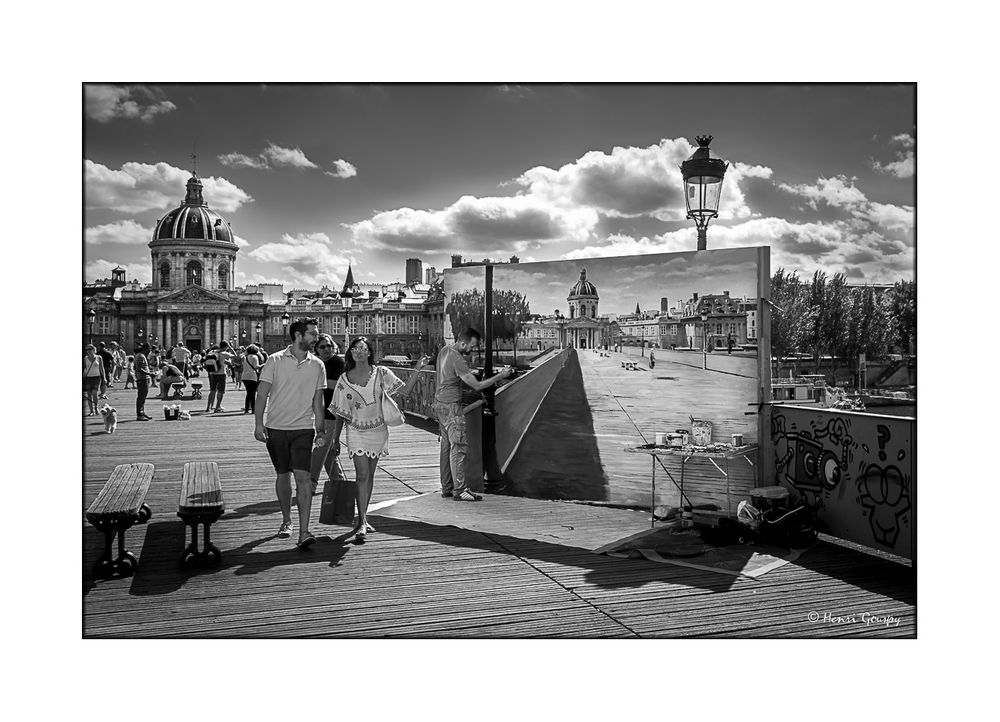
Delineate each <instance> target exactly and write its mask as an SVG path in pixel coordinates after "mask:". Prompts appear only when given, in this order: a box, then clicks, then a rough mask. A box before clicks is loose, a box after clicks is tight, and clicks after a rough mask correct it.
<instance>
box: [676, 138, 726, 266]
mask: <svg viewBox="0 0 1000 722" xmlns="http://www.w3.org/2000/svg"><path fill="white" fill-rule="evenodd" d="M695 140H697V141H698V150H696V151H695V152H694V153H692V154H691V157H690V158H688V159H687V160H686V161H684V162H683V163H681V175H682V176H683V178H684V204H685V205H686V206H687V217H688V218H689V219H691V220H693V221H694V224H695V227H696V228H697V229H698V250H699V251H704V250H705V248H706V247H707V245H708V241H707V229H708V222H709V221H710V220H711V219H712V218H718V216H719V199H720V198H721V197H722V179H723V178H724V177H725V175H726V168H728V167H729V164H728V163H726V162H725V161H722V160H719V159H718V158H712V157H711V153H710V151H709V148H708V146H709V144H710V143H711V142H712V136H710V135H699V136H697V137H696V138H695Z"/></svg>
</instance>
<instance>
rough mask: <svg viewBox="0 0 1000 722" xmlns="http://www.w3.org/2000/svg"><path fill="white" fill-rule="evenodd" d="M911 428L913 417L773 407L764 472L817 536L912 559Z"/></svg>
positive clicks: (913, 483)
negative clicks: (811, 516)
mask: <svg viewBox="0 0 1000 722" xmlns="http://www.w3.org/2000/svg"><path fill="white" fill-rule="evenodd" d="M915 430H916V420H915V419H907V418H899V417H893V416H879V415H875V414H861V413H852V412H847V411H835V410H831V409H812V408H803V407H795V406H781V405H775V406H772V407H771V443H772V445H773V446H772V449H773V450H772V451H771V453H772V454H773V455H772V458H771V460H770V462H771V463H770V464H769V468H773V470H774V477H773V478H774V479H775V480H776V482H777V483H779V484H781V485H782V486H785V487H787V488H788V489H789V491H790V492H791V495H792V499H793V500H795V501H797V500H802V501H804V502H805V503H807V504H809V505H811V506H813V507H814V508H815V509H816V515H817V521H818V524H819V530H820V531H823V532H825V533H827V534H830V535H831V536H835V537H837V538H839V539H846V540H849V541H853V542H857V543H858V544H863V545H865V546H868V547H872V548H875V549H882V550H884V551H887V552H891V553H893V554H897V555H899V556H902V557H906V558H909V559H912V558H913V553H914V547H915V522H916V463H915V454H914V449H913V439H914V432H915ZM772 465H773V466H772Z"/></svg>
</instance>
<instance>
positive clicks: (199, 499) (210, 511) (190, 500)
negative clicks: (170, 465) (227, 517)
mask: <svg viewBox="0 0 1000 722" xmlns="http://www.w3.org/2000/svg"><path fill="white" fill-rule="evenodd" d="M225 510H226V505H225V503H224V502H223V499H222V483H221V481H220V479H219V465H218V464H216V463H215V462H214V461H189V462H188V463H186V464H184V474H183V477H182V479H181V494H180V501H179V502H178V505H177V516H179V517H180V518H181V521H183V522H184V524H185V525H186V526H188V527H190V529H191V541H190V543H189V544H188V545H187V546H186V547H185V548H184V552H183V553H182V554H181V566H183V567H194V566H204V567H217V566H219V564H221V563H222V552H221V551H220V550H219V548H218V547H217V546H215V545H214V544H212V524H214V523H215V522H216V521H218V520H219V517H221V516H222V513H223V512H224V511H225ZM199 524H200V525H202V526H203V527H204V543H203V547H202V548H201V549H199V548H198V525H199ZM185 536H186V534H185Z"/></svg>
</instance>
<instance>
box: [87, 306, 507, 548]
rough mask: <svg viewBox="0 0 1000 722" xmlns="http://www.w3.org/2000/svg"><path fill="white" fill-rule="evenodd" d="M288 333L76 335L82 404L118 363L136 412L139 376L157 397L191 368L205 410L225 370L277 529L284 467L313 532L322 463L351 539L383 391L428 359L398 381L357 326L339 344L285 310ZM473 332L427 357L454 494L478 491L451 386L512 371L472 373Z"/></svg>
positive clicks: (142, 392) (383, 421) (141, 386)
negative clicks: (259, 452) (275, 341)
mask: <svg viewBox="0 0 1000 722" xmlns="http://www.w3.org/2000/svg"><path fill="white" fill-rule="evenodd" d="M288 333H289V341H290V344H289V345H288V346H287V347H286V348H285V349H284V350H283V351H280V352H276V353H273V354H271V355H268V354H266V353H265V352H264V351H263V350H262V349H260V348H259V347H257V346H256V345H253V344H251V345H249V346H247V347H246V348H244V347H238V348H233V347H231V346H230V345H229V344H228V343H226V342H225V341H223V342H221V343H219V344H218V345H212V346H210V347H209V348H208V349H206V350H205V352H204V354H201V353H199V352H197V351H194V352H192V351H191V350H190V349H187V348H186V347H184V346H183V345H182V344H177V345H176V346H174V347H173V348H170V349H161V348H157V347H155V346H151V345H150V344H149V343H145V342H140V343H139V344H137V346H136V347H135V349H134V354H133V355H132V356H126V355H125V353H124V350H123V349H121V348H120V347H119V346H118V344H116V343H113V342H112V344H111V347H110V348H106V347H105V343H104V342H101V343H100V344H99V345H98V347H94V346H93V345H92V344H88V345H87V346H86V347H85V358H84V374H83V377H84V379H83V381H84V395H85V396H86V398H87V401H88V406H89V408H90V413H88V414H87V415H88V416H90V415H93V414H95V413H97V404H98V402H99V399H100V398H106V391H107V388H108V386H111V385H113V384H114V383H115V382H116V381H118V380H119V379H120V377H121V375H122V373H124V374H125V375H126V385H127V384H128V383H129V381H132V383H133V384H134V385H135V387H136V389H137V395H136V420H137V421H148V420H150V417H149V416H148V415H146V413H145V408H144V404H145V401H146V398H147V394H148V391H149V387H150V385H151V384H155V383H159V385H160V398H162V399H166V398H167V397H168V393H169V391H170V389H171V387H172V386H173V385H174V384H178V383H180V384H184V383H186V382H187V379H189V378H191V377H192V376H200V374H201V371H203V370H204V371H205V372H206V373H207V375H208V379H209V386H210V391H209V396H208V403H207V406H206V413H215V412H220V411H225V409H224V408H223V407H222V400H223V397H224V395H225V393H226V385H227V376H228V377H229V378H231V379H232V381H233V383H234V384H235V386H236V387H237V388H238V387H239V386H240V385H242V386H243V387H244V390H245V392H246V398H245V400H244V407H243V411H244V413H252V414H253V415H254V431H253V436H254V439H256V440H257V441H259V442H261V443H264V444H265V446H266V449H267V453H268V456H269V458H270V460H271V464H272V466H273V467H274V471H275V475H276V477H275V486H274V488H275V496H276V497H277V500H278V506H279V508H280V510H281V516H282V520H281V524H280V526H279V528H278V532H277V536H278V537H280V538H290V537H291V536H292V533H293V531H294V529H295V525H294V523H293V520H292V493H293V489H292V480H293V479H294V481H295V489H294V493H295V498H296V503H297V506H298V536H297V541H296V546H298V547H299V548H302V549H304V548H307V547H309V546H310V545H312V544H313V543H314V542H315V541H316V538H315V536H314V535H313V534H312V533H311V532H310V531H309V522H310V515H311V511H312V499H313V496H315V495H316V494H317V493H318V486H319V479H320V475H321V473H322V471H323V469H326V472H327V475H328V477H329V478H330V481H331V482H334V483H340V482H343V483H349V484H351V485H353V487H354V503H355V508H356V511H357V515H356V516H355V519H354V525H353V530H352V532H351V534H352V535H353V536H354V541H355V543H358V544H361V543H364V542H365V539H366V536H367V534H370V533H372V532H374V531H375V528H374V527H373V526H372V525H371V524H370V523H369V522H368V517H367V513H368V506H369V502H370V501H371V495H372V488H373V486H374V480H375V470H376V468H377V466H378V461H379V459H380V458H382V457H383V456H386V455H387V454H388V453H389V426H390V424H393V425H394V424H395V423H398V421H393V417H397V418H399V417H400V416H401V415H400V414H399V411H398V407H397V406H396V404H395V401H394V397H398V396H408V395H409V394H410V393H411V392H412V390H413V388H414V385H415V383H416V381H417V379H418V377H419V371H421V370H422V369H423V368H424V367H425V366H426V365H427V364H428V362H429V361H430V359H429V358H428V357H421V358H420V360H419V361H418V362H417V364H416V366H415V367H414V372H413V373H410V374H409V375H408V378H407V380H406V381H405V382H404V381H403V380H402V379H400V378H399V377H398V376H397V375H396V374H395V373H393V372H392V370H391V369H389V368H388V367H385V366H381V365H378V364H377V363H376V359H375V350H374V347H373V345H372V344H370V343H369V342H368V340H367V338H365V337H364V336H360V337H358V338H355V339H354V340H353V341H351V342H350V345H349V346H348V347H347V349H346V350H345V352H344V354H343V356H340V355H339V354H338V352H339V348H338V346H337V343H336V341H334V340H333V338H332V337H331V336H329V335H328V334H321V333H319V329H318V321H317V320H316V319H314V318H304V319H297V320H295V321H294V322H293V323H291V324H290V325H289V326H288ZM480 340H481V339H480V335H479V333H478V332H477V331H476V330H475V329H471V328H470V329H467V330H465V331H464V332H462V333H460V334H459V336H458V338H457V339H456V341H455V343H453V344H450V345H448V346H445V347H444V348H442V349H441V351H440V352H439V353H438V356H437V359H436V364H435V368H436V392H435V397H434V411H435V413H436V415H437V419H438V424H439V427H440V435H441V441H440V443H441V449H440V478H441V496H442V497H444V498H450V499H453V500H455V501H481V500H482V496H481V495H479V494H476V493H474V492H473V491H472V490H471V489H470V488H469V484H468V480H467V479H466V477H465V458H466V453H467V448H468V439H467V436H466V429H465V415H464V412H463V408H464V407H463V403H462V395H463V388H464V387H468V388H471V389H473V390H475V391H483V390H485V389H487V388H489V387H490V386H493V385H494V384H496V383H497V382H498V381H500V380H501V379H504V378H507V377H508V376H510V375H511V373H512V371H511V369H509V368H505V369H503V370H501V371H500V372H499V373H497V374H495V375H494V376H491V377H489V378H484V379H482V380H480V379H477V378H476V376H475V374H474V373H473V372H472V370H471V369H470V368H469V365H468V362H467V358H468V357H469V355H470V354H472V353H473V352H475V351H476V350H478V348H479V344H480ZM314 352H315V354H314ZM345 432H346V433H345ZM341 456H346V457H347V458H349V459H350V460H351V462H352V464H353V466H354V475H353V479H349V478H346V475H345V474H344V472H343V470H342V469H341V465H340V463H339V462H338V458H339V457H341Z"/></svg>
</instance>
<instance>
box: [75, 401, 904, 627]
mask: <svg viewBox="0 0 1000 722" xmlns="http://www.w3.org/2000/svg"><path fill="white" fill-rule="evenodd" d="M229 388H230V390H229V391H228V392H227V394H226V400H225V406H226V408H228V409H230V411H229V412H227V413H224V414H209V415H202V414H200V411H201V409H202V408H203V406H202V404H204V401H191V400H184V401H182V402H180V403H181V406H182V407H183V408H188V409H191V410H193V411H196V412H199V413H196V414H195V415H193V417H192V419H191V420H190V421H170V422H166V421H163V420H162V419H163V414H162V410H161V406H162V403H163V402H160V401H156V400H150V401H148V402H147V406H146V410H147V413H149V414H150V415H151V416H153V417H154V419H155V420H154V421H149V422H136V421H133V420H132V419H133V418H134V398H135V391H132V390H129V391H122V390H119V389H120V386H119V387H118V388H115V389H112V390H111V394H110V395H111V403H112V404H113V405H114V406H116V407H117V408H118V411H119V418H120V423H119V426H118V431H117V433H116V434H114V435H106V434H104V433H103V424H102V422H101V420H100V417H95V418H89V419H85V420H84V425H83V434H84V485H83V494H82V498H81V500H80V511H81V522H82V523H83V550H82V555H81V564H82V567H83V579H84V587H83V603H84V604H83V611H84V620H83V622H84V625H83V627H84V635H85V636H87V637H298V636H327V637H397V638H401V637H423V638H435V637H447V638H457V637H508V638H514V637H551V638H556V637H571V638H597V637H645V638H658V637H914V636H915V635H916V575H915V573H914V570H913V569H912V568H910V567H908V566H905V565H902V564H899V563H896V562H894V561H889V560H886V559H883V558H879V557H877V556H873V555H869V554H865V553H862V552H860V551H856V550H852V549H850V548H846V547H843V546H840V545H836V544H832V543H828V542H821V543H819V544H817V545H816V546H815V547H814V548H812V549H811V550H809V551H808V552H807V553H805V554H804V555H803V556H802V557H800V558H799V559H798V560H797V561H795V562H793V563H791V564H787V565H785V566H783V567H781V568H779V569H776V570H774V571H772V572H769V573H768V574H766V575H764V576H763V577H761V578H760V579H757V580H753V579H749V578H745V577H731V576H727V575H723V574H717V573H713V572H706V571H701V570H696V569H685V568H681V567H676V566H673V565H667V564H657V563H654V562H650V561H645V560H623V559H617V558H612V557H608V556H604V555H599V554H595V553H593V552H592V551H589V550H588V549H586V548H582V547H581V546H580V545H570V544H568V543H565V542H564V541H562V540H560V539H558V538H554V539H553V540H552V541H540V540H538V539H533V538H521V536H523V535H519V533H518V532H517V530H514V531H512V532H511V533H505V534H501V533H493V532H482V531H474V530H471V529H462V528H456V527H451V526H441V525H433V524H428V523H422V522H417V521H411V520H406V519H394V518H389V517H387V516H378V512H377V511H376V512H375V514H374V515H373V517H372V522H373V523H374V524H375V526H376V527H377V528H378V531H377V533H375V534H371V535H369V537H368V543H367V544H365V545H363V546H354V545H352V544H350V543H346V540H345V538H344V536H345V535H346V534H347V532H349V529H348V528H347V527H326V526H320V525H318V524H316V523H315V522H314V524H313V531H314V533H316V534H317V536H318V537H319V541H318V542H317V543H316V545H314V546H313V547H312V548H311V549H309V550H306V551H299V550H297V549H296V548H295V547H294V545H293V544H292V542H293V541H294V538H293V539H291V540H289V539H278V538H276V537H275V533H276V532H277V529H278V525H279V523H280V520H281V516H280V512H279V511H278V506H277V502H276V501H275V498H274V491H273V486H274V474H273V470H272V468H271V465H270V462H269V460H268V457H267V453H266V451H265V449H264V446H263V444H260V443H258V442H256V441H254V440H253V435H252V430H253V419H252V416H250V415H244V414H243V413H242V400H243V393H242V391H236V392H234V391H233V390H232V384H230V387H229ZM433 430H434V427H433V426H432V425H429V424H425V423H423V422H419V421H414V423H413V424H412V425H411V424H408V425H406V426H404V427H401V428H398V429H393V430H392V432H391V434H392V441H391V447H390V450H391V455H390V456H389V457H388V458H386V459H384V460H383V462H382V464H381V465H380V468H379V472H378V474H377V476H376V480H375V491H374V494H373V503H379V502H387V501H389V500H392V499H397V498H401V497H408V496H413V495H416V494H420V493H424V492H433V491H435V490H436V489H437V458H438V447H437V437H436V436H435V435H434V433H433ZM187 461H216V462H218V465H219V469H220V472H221V476H222V487H223V490H224V493H225V503H226V513H225V514H224V515H223V516H222V518H221V519H220V520H219V521H218V522H217V523H216V524H215V525H214V526H213V528H212V541H213V542H214V543H215V544H216V545H217V546H218V547H219V548H220V549H221V550H222V553H223V561H222V565H221V566H220V567H219V568H218V569H206V570H199V571H194V572H184V571H182V570H181V569H180V568H179V564H178V560H179V557H180V554H181V550H182V548H183V546H184V526H183V524H182V522H181V521H180V519H178V518H177V516H176V512H177V498H178V491H179V489H180V483H181V473H182V469H183V465H184V463H185V462H187ZM127 462H148V463H152V464H155V466H156V472H155V476H154V478H153V483H152V485H151V487H150V491H149V494H148V496H147V499H146V501H147V503H148V504H149V505H150V507H151V508H152V510H153V517H152V519H151V520H150V521H149V523H148V524H146V525H138V526H135V527H133V528H132V529H131V530H130V531H129V537H128V539H129V547H130V548H131V549H132V551H133V552H134V553H135V554H136V555H137V556H138V557H139V562H140V569H139V573H138V574H137V575H136V576H135V577H132V578H126V579H112V580H106V581H105V580H94V579H93V578H92V577H91V574H90V567H91V565H92V564H93V562H94V560H95V559H96V557H97V556H98V555H99V554H100V550H101V544H102V539H101V536H100V534H98V532H97V531H96V530H94V529H93V528H92V527H90V526H89V525H88V524H87V523H86V522H85V521H84V520H83V511H84V510H85V509H86V508H87V506H88V504H89V503H90V502H91V501H92V500H93V499H94V498H95V497H96V495H97V493H98V492H99V490H100V488H101V486H102V485H103V483H104V481H105V480H106V479H107V477H108V475H109V474H110V473H111V471H112V470H113V469H114V467H115V465H117V464H121V463H127ZM348 473H349V474H350V473H352V470H351V469H348ZM316 502H317V503H315V504H314V507H313V512H312V518H313V519H314V520H315V519H317V517H318V512H319V510H318V498H317V499H316ZM440 503H441V504H456V505H457V502H452V501H450V500H440ZM490 503H491V499H490V497H488V496H487V498H486V500H485V501H484V502H482V503H481V504H479V505H474V506H475V507H476V512H477V513H479V514H482V513H483V511H485V510H487V509H488V508H489V505H490ZM538 504H539V507H538V508H539V512H538V514H539V515H546V516H548V517H551V515H552V514H553V513H558V514H565V522H566V524H567V526H574V527H575V528H574V533H576V534H579V532H580V528H581V527H580V526H579V525H581V524H587V523H595V524H596V523H597V522H596V521H594V522H590V521H588V519H597V516H596V515H593V514H590V515H588V510H592V509H593V507H588V506H583V505H576V504H570V503H566V502H550V503H548V504H546V503H545V502H538ZM470 506H472V505H470ZM616 511H620V513H621V514H622V515H623V516H622V517H621V518H622V519H623V520H625V521H623V526H622V533H621V536H622V537H624V536H627V535H628V534H629V533H631V532H634V531H636V530H637V528H633V527H635V524H638V523H640V522H641V520H644V519H645V516H644V515H642V514H639V513H637V512H631V511H627V510H616ZM629 515H631V516H629ZM293 517H294V514H293ZM633 517H634V518H635V519H636V520H637V521H636V522H635V524H633V523H632V522H631V521H628V520H629V519H632V518H633ZM601 518H602V519H605V520H606V518H607V517H603V516H602V517H601ZM539 523H540V522H539ZM601 523H602V524H603V523H606V522H605V521H602V522H601ZM526 526H527V525H526ZM597 531H598V529H597V527H595V535H596V533H597ZM600 533H601V534H606V533H607V530H606V529H605V528H602V529H601V530H600ZM864 615H868V616H864ZM872 615H874V616H880V617H885V616H892V617H896V618H899V620H900V621H899V623H898V625H892V626H886V625H885V624H884V623H869V621H870V619H871V617H872ZM811 616H812V619H815V620H816V621H812V619H811Z"/></svg>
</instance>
